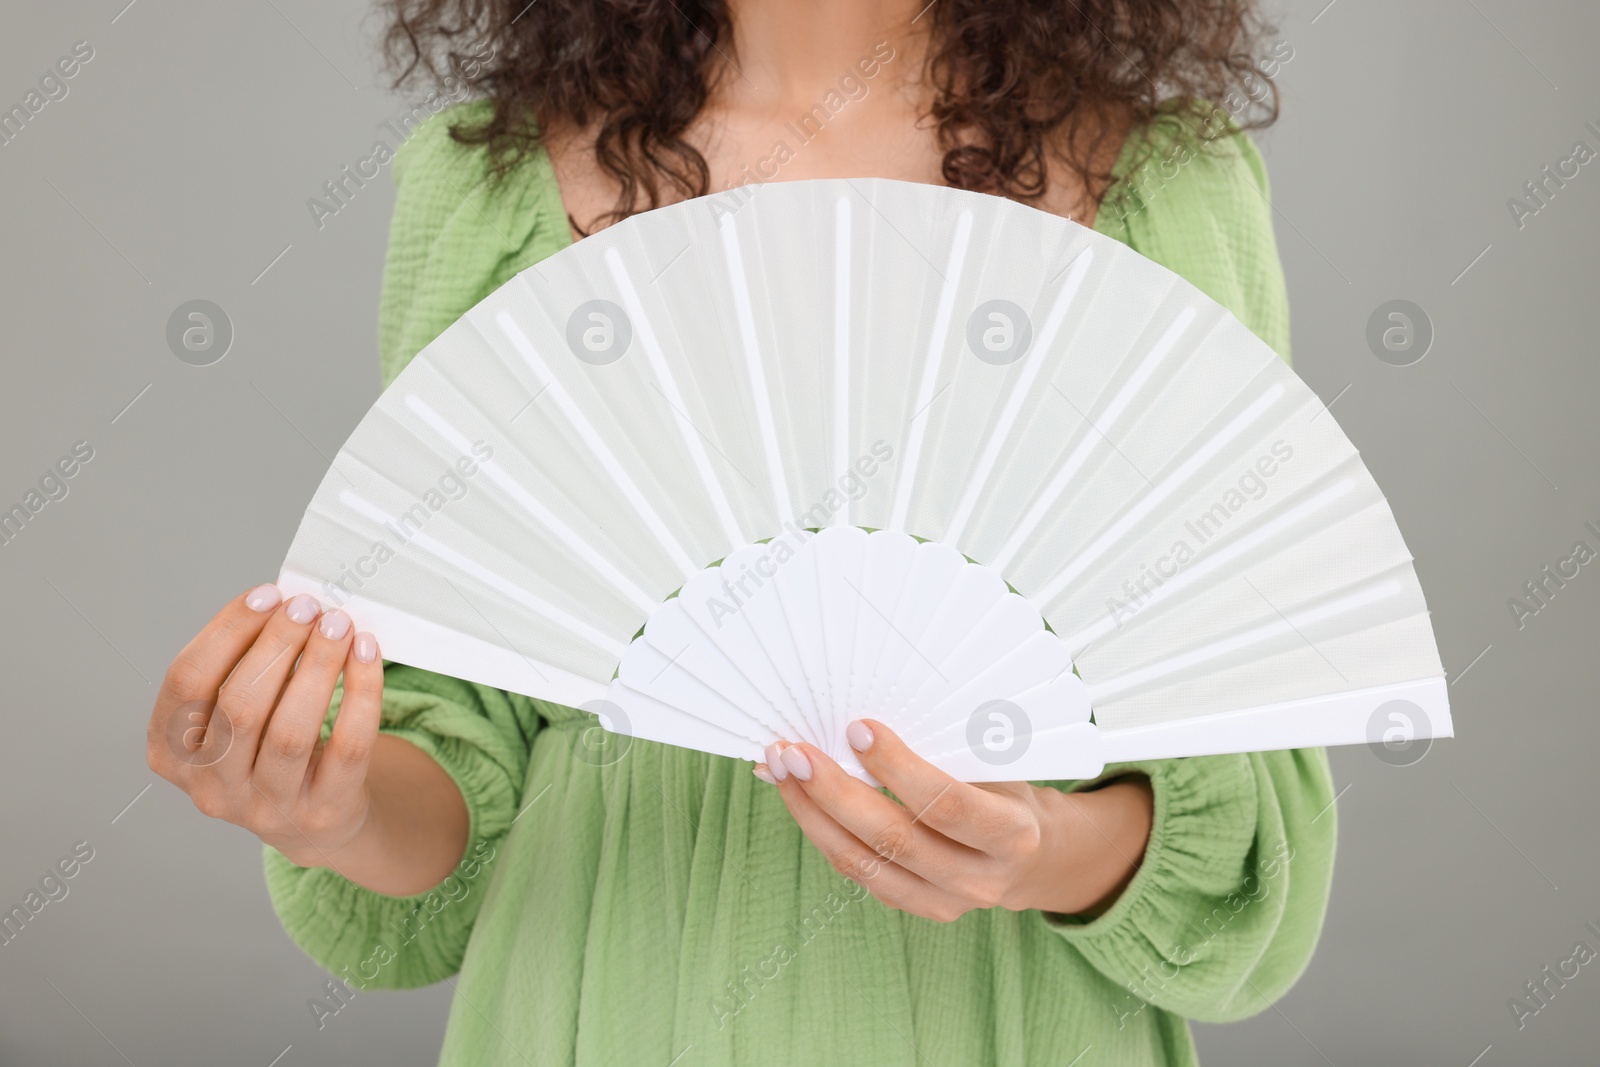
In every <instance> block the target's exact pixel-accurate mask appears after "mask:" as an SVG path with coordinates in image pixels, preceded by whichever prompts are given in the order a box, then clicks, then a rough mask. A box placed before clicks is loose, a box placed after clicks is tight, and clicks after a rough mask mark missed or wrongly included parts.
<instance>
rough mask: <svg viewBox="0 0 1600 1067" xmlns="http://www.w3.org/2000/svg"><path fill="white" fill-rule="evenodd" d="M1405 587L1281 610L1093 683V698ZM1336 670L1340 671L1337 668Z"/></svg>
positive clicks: (1390, 582)
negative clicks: (1273, 616) (1255, 623)
mask: <svg viewBox="0 0 1600 1067" xmlns="http://www.w3.org/2000/svg"><path fill="white" fill-rule="evenodd" d="M1402 589H1403V586H1401V584H1400V583H1399V582H1398V581H1396V580H1395V579H1393V578H1388V579H1385V580H1383V581H1380V582H1377V583H1374V584H1373V585H1370V586H1368V587H1367V588H1366V589H1361V590H1358V591H1356V592H1354V593H1346V594H1345V595H1344V596H1341V597H1336V598H1334V599H1333V600H1330V601H1328V602H1327V603H1325V604H1321V605H1319V606H1317V607H1312V608H1301V609H1299V610H1297V611H1291V612H1280V613H1279V617H1278V618H1276V619H1272V620H1269V621H1268V622H1264V623H1261V624H1260V625H1258V626H1252V627H1250V628H1249V629H1247V630H1244V631H1241V632H1240V633H1236V634H1232V635H1230V636H1228V637H1223V638H1219V639H1217V640H1215V641H1212V642H1210V643H1209V644H1205V645H1201V646H1200V647H1199V648H1195V649H1190V650H1189V651H1188V652H1181V653H1179V654H1178V655H1175V656H1169V657H1167V658H1166V659H1163V660H1158V661H1156V662H1155V663H1151V664H1147V665H1145V666H1143V667H1140V668H1138V669H1137V670H1132V671H1129V672H1128V673H1126V674H1121V675H1118V676H1117V677H1115V678H1108V679H1106V680H1105V681H1103V682H1098V683H1091V684H1090V686H1089V693H1090V695H1091V696H1092V697H1093V698H1094V703H1095V706H1096V707H1099V706H1100V705H1102V704H1104V703H1106V702H1107V701H1110V700H1114V699H1116V698H1117V697H1118V696H1121V695H1122V694H1124V693H1126V692H1127V691H1128V690H1130V689H1134V688H1136V687H1138V686H1141V685H1144V684H1145V683H1147V682H1151V681H1154V680H1155V679H1157V678H1162V677H1165V676H1166V675H1169V674H1172V673H1174V672H1176V671H1180V670H1183V669H1185V668H1187V667H1193V666H1195V665H1196V664H1199V663H1204V662H1206V661H1207V660H1213V659H1217V658H1219V657H1221V656H1225V655H1227V654H1228V653H1230V652H1237V651H1239V650H1240V649H1242V648H1248V647H1250V646H1251V645H1256V644H1260V643H1261V642H1263V641H1268V640H1271V639H1272V638H1274V637H1282V636H1284V635H1285V634H1290V633H1296V634H1300V633H1302V631H1304V630H1305V628H1306V627H1308V626H1312V625H1314V624H1316V623H1319V622H1323V621H1325V620H1327V619H1331V618H1333V617H1334V616H1336V615H1344V614H1347V613H1349V612H1352V611H1355V610H1356V609H1357V608H1363V607H1366V606H1367V605H1368V604H1375V603H1377V602H1378V601H1380V600H1385V599H1387V598H1389V597H1391V596H1396V595H1398V594H1399V593H1400V592H1401V591H1402ZM1302 636H1303V634H1302ZM1329 666H1332V664H1329ZM1335 670H1336V671H1337V668H1335Z"/></svg>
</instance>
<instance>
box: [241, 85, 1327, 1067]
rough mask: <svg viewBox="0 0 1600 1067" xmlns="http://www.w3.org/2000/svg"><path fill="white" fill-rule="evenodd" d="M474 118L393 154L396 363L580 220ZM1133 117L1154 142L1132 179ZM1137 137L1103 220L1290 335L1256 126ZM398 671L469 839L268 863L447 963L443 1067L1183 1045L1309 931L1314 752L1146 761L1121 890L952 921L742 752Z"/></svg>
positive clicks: (289, 916) (397, 962) (384, 954)
mask: <svg viewBox="0 0 1600 1067" xmlns="http://www.w3.org/2000/svg"><path fill="white" fill-rule="evenodd" d="M460 106H461V107H463V108H477V107H482V106H484V105H483V104H482V103H481V102H477V103H470V104H464V105H460ZM461 117H463V113H462V112H459V111H454V110H452V111H451V112H446V113H444V114H442V115H441V116H439V117H437V118H435V119H433V120H431V121H429V122H428V123H427V124H426V125H425V126H423V127H422V128H421V129H420V130H419V131H418V132H416V133H415V134H414V135H413V136H412V138H411V139H410V140H409V141H408V142H407V143H406V144H405V145H404V146H403V147H402V148H401V150H400V151H399V152H398V154H397V158H396V159H395V161H394V164H393V166H394V180H395V184H396V186H397V189H398V194H397V195H398V199H397V202H396V205H395V214H394V221H393V229H392V234H391V237H390V245H389V252H388V261H387V265H386V267H385V272H384V286H383V298H382V309H381V315H380V323H379V334H380V344H381V349H382V356H383V375H384V380H385V382H386V383H387V382H388V381H391V380H393V378H394V376H395V375H396V374H398V373H399V372H400V370H401V368H402V367H404V366H405V364H406V362H407V361H408V360H409V359H411V358H412V357H413V356H414V355H415V354H416V353H417V352H418V351H419V350H420V349H421V348H422V347H423V346H424V345H426V344H427V343H428V342H429V341H431V340H432V339H433V338H434V337H435V336H437V335H438V334H439V333H440V332H441V331H443V330H444V328H445V327H446V326H448V325H450V323H452V322H453V321H455V319H456V318H458V317H459V316H460V315H461V314H463V313H464V312H465V311H467V309H468V308H470V307H472V306H473V305H474V304H476V303H477V302H478V301H479V300H480V299H481V298H483V297H484V296H486V295H488V294H489V293H490V292H491V291H492V290H494V289H495V288H497V287H498V286H499V285H500V284H501V283H503V282H505V281H506V280H507V279H509V278H510V277H512V275H514V274H515V273H516V272H518V271H520V270H522V269H523V268H525V267H527V266H528V265H529V264H531V263H535V262H537V261H538V260H540V259H543V258H544V257H546V256H548V255H550V254H552V253H554V252H556V251H558V250H559V249H561V248H563V247H565V246H566V245H567V244H568V243H569V241H570V237H569V234H568V230H567V221H566V213H565V211H564V209H563V207H562V204H561V200H560V195H559V190H558V188H557V186H556V184H555V181H554V179H553V176H552V174H551V170H550V166H549V161H548V160H547V159H546V158H545V157H544V156H543V154H542V153H541V154H540V155H539V156H538V157H536V158H534V159H531V160H530V161H529V163H528V169H526V170H524V171H521V172H519V173H518V174H517V175H516V176H514V177H513V178H512V179H511V180H510V181H509V182H508V183H507V184H506V185H505V186H503V187H502V188H501V189H500V190H499V191H498V192H496V191H492V190H491V189H490V188H489V186H488V185H486V184H485V181H484V178H485V165H484V156H483V152H482V151H481V150H478V149H468V148H464V147H462V146H459V145H457V144H455V143H454V142H453V141H451V140H450V139H449V138H448V136H446V132H445V128H446V126H447V124H449V123H450V122H451V121H453V120H455V119H459V118H461ZM1137 137H1143V138H1145V139H1146V140H1147V141H1148V142H1149V143H1150V145H1151V147H1152V148H1153V150H1154V152H1153V156H1152V158H1151V161H1150V163H1149V166H1148V167H1146V168H1142V169H1141V170H1140V171H1139V172H1138V173H1137V174H1135V175H1127V174H1126V169H1127V164H1128V163H1129V161H1130V159H1131V158H1132V153H1133V152H1134V149H1135V143H1134V142H1135V141H1136V140H1137ZM1137 137H1136V138H1131V139H1130V144H1129V146H1128V147H1127V148H1125V149H1124V150H1123V156H1122V160H1121V162H1120V163H1119V165H1118V166H1119V172H1120V173H1123V174H1124V176H1125V177H1128V179H1129V180H1128V181H1126V182H1124V183H1123V184H1122V189H1123V195H1122V196H1121V197H1120V198H1108V201H1107V203H1106V204H1105V205H1104V206H1103V207H1102V208H1101V211H1100V214H1099V217H1098V218H1097V219H1096V221H1095V228H1096V229H1097V230H1099V231H1100V232H1101V233H1105V234H1108V235H1110V236H1112V237H1115V238H1117V239H1118V240H1121V241H1124V242H1126V243H1127V244H1129V245H1131V246H1132V247H1133V248H1135V249H1137V250H1138V251H1139V252H1140V253H1142V254H1144V255H1145V256H1148V257H1149V258H1151V259H1153V260H1155V261H1157V262H1159V263H1162V264H1164V265H1165V266H1167V267H1168V268H1170V269H1172V270H1174V271H1176V272H1177V273H1179V274H1181V275H1183V276H1184V277H1186V278H1188V279H1189V280H1190V281H1191V282H1193V283H1194V284H1195V285H1197V286H1199V287H1200V288H1201V289H1202V290H1204V291H1205V292H1206V293H1207V294H1209V295H1210V296H1211V297H1212V298H1213V299H1215V300H1217V301H1219V302H1220V303H1222V304H1223V305H1224V306H1226V307H1227V308H1229V309H1230V310H1232V311H1233V312H1234V314H1235V315H1237V316H1238V317H1239V319H1240V320H1241V321H1243V322H1244V323H1245V324H1246V325H1247V326H1249V327H1250V328H1251V329H1253V330H1254V331H1255V332H1256V333H1257V334H1258V335H1259V336H1260V337H1262V338H1263V339H1264V340H1265V341H1267V342H1268V343H1269V344H1270V345H1272V346H1273V347H1274V348H1275V349H1276V350H1277V351H1278V352H1280V353H1283V354H1285V356H1287V351H1288V336H1289V333H1288V309H1287V304H1286V299H1285V293H1284V283H1283V276H1282V268H1281V266H1280V264H1279V261H1278V256H1277V249H1276V246H1275V244H1274V239H1273V231H1272V215H1271V209H1270V207H1269V206H1268V202H1267V179H1266V175H1265V172H1264V170H1263V167H1262V163H1261V159H1260V156H1259V155H1258V154H1257V152H1256V149H1255V147H1254V146H1253V145H1252V144H1251V143H1250V141H1249V140H1248V139H1247V138H1245V137H1243V136H1239V137H1235V138H1230V139H1229V140H1227V141H1225V142H1219V145H1218V146H1214V147H1213V149H1212V150H1211V151H1209V152H1207V153H1204V154H1200V155H1196V156H1195V157H1194V158H1192V159H1185V155H1186V154H1185V153H1183V152H1182V151H1178V152H1176V153H1174V152H1172V151H1171V147H1170V144H1169V142H1170V135H1168V134H1164V133H1160V132H1156V131H1155V130H1153V129H1152V130H1147V131H1143V132H1141V133H1140V134H1138V135H1137ZM1114 200H1115V201H1117V202H1113V201H1114ZM384 678H385V686H386V691H385V697H384V716H383V729H384V730H386V731H388V732H390V733H393V734H395V735H397V736H400V737H403V738H406V739H407V740H409V741H411V742H413V743H415V744H416V745H418V746H419V747H420V748H421V749H422V750H423V751H425V752H427V753H428V754H429V755H431V756H432V757H433V758H434V759H436V760H438V762H439V763H440V764H441V765H442V766H443V767H444V769H445V770H446V771H447V772H448V773H449V774H450V775H451V777H452V778H454V779H455V781H456V783H457V784H458V785H459V786H460V788H461V792H462V794H463V795H464V796H465V798H466V803H467V807H468V810H469V811H470V813H471V844H470V845H469V846H468V850H467V855H466V858H465V859H464V860H463V861H462V863H461V865H460V866H459V867H458V868H457V870H456V872H455V873H454V874H453V875H451V876H450V877H449V878H447V879H446V880H445V881H444V882H443V883H441V885H440V886H439V887H438V888H437V889H435V890H434V891H433V892H431V893H427V894H423V895H420V896H417V897H409V898H396V897H387V896H383V895H380V894H378V893H374V892H371V891H369V890H366V889H363V888H360V887H358V886H356V885H354V884H352V883H350V882H348V881H346V880H344V879H343V878H341V877H340V876H339V875H337V874H335V873H334V872H333V871H331V870H326V869H303V868H300V867H297V866H295V865H293V864H291V863H290V862H289V861H288V860H286V859H284V858H283V856H281V855H280V854H278V853H277V852H276V851H273V850H272V849H268V850H267V851H266V856H265V864H266V877H267V884H268V887H269V889H270V892H271V896H272V900H273V904H274V906H275V907H276V909H277V912H278V915H279V916H280V917H281V919H282V921H283V924H284V926H285V928H286V929H287V930H288V932H289V935H290V936H291V937H292V938H293V939H294V940H295V941H296V942H297V943H298V944H300V945H301V947H302V948H304V950H305V951H306V952H307V953H309V954H310V955H311V956H312V957H313V958H314V959H316V960H317V961H318V962H320V963H321V964H322V965H323V966H325V967H327V968H328V969H329V970H330V971H331V972H333V973H334V975H335V976H336V977H338V978H340V979H342V980H343V981H344V982H346V983H347V984H348V985H349V986H350V987H351V988H352V989H363V988H405V987H415V986H422V985H427V984H429V983H433V982H438V981H441V980H443V979H445V978H447V977H448V976H450V975H454V974H457V973H459V975H460V977H459V979H458V981H457V992H456V997H455V1001H454V1004H453V1006H452V1009H451V1012H450V1021H449V1026H448V1029H447V1031H446V1033H445V1038H444V1048H443V1053H442V1058H441V1061H440V1062H441V1063H443V1064H447V1065H461V1067H492V1065H498V1064H507V1065H530V1064H536V1065H540V1067H543V1065H556V1064H594V1065H605V1067H612V1065H618V1064H644V1065H655V1067H667V1065H669V1064H670V1065H674V1067H699V1065H712V1064H717V1065H720V1064H773V1065H777V1064H805V1065H807V1067H818V1065H824V1064H839V1063H846V1064H870V1065H874V1067H902V1065H903V1067H916V1065H929V1064H939V1065H943V1064H953V1065H960V1067H979V1065H984V1064H996V1065H1000V1064H1004V1065H1023V1064H1029V1065H1038V1064H1081V1065H1083V1067H1089V1065H1091V1064H1093V1065H1097V1067H1101V1065H1114V1064H1128V1065H1132V1064H1140V1065H1143V1064H1192V1063H1194V1062H1195V1052H1194V1045H1193V1042H1192V1041H1191V1039H1190V1036H1189V1032H1188V1027H1187V1024H1186V1021H1185V1020H1186V1019H1200V1020H1206V1021H1226V1020H1231V1019H1239V1018H1243V1017H1245V1016H1248V1015H1252V1014H1254V1013H1256V1012H1259V1011H1261V1010H1263V1009H1264V1008H1266V1007H1267V1005H1268V1003H1269V1002H1270V1001H1271V1000H1273V999H1274V998H1276V997H1278V996H1280V995H1281V994H1282V993H1283V992H1284V991H1285V990H1287V989H1288V988H1289V986H1290V985H1291V984H1292V983H1293V982H1294V980H1295V979H1296V978H1297V977H1298V976H1299V974H1300V973H1301V971H1302V970H1303V969H1304V968H1305V966H1306V963H1307V961H1308V960H1309V958H1310V956H1311V952H1312V949H1313V948H1314V946H1315V944H1316V941H1317V936H1318V933H1319V931H1320V929H1321V926H1322V920H1323V914H1324V910H1325V907H1326V903H1327V896H1328V889H1329V882H1330V878H1331V875H1332V867H1333V851H1334V836H1335V831H1334V824H1335V818H1334V812H1333V811H1332V810H1331V805H1332V803H1333V791H1332V786H1331V780H1330V777H1329V772H1328V764H1327V758H1326V755H1325V754H1324V753H1323V751H1322V750H1320V749H1307V750H1298V751H1289V752H1270V753H1262V754H1254V755H1230V756H1210V757H1204V758H1194V759H1179V760H1164V761H1152V762H1149V763H1144V764H1137V765H1132V769H1137V770H1139V771H1142V772H1143V773H1145V774H1147V775H1149V777H1150V780H1151V782H1152V783H1153V786H1154V792H1155V821H1154V827H1153V830H1152V832H1151V835H1150V841H1149V847H1148V849H1147V850H1146V854H1145V859H1144V863H1143V866H1142V867H1141V868H1140V870H1139V872H1138V874H1137V875H1136V876H1135V877H1134V879H1133V881H1132V882H1131V884H1130V885H1129V886H1128V888H1127V890H1126V891H1125V892H1124V893H1123V894H1122V896H1121V897H1120V898H1119V899H1118V900H1117V901H1116V903H1115V904H1114V905H1113V906H1112V907H1111V908H1110V910H1108V911H1107V912H1105V913H1104V914H1103V915H1101V916H1100V917H1099V918H1096V919H1094V920H1093V921H1088V922H1085V921H1080V920H1076V919H1073V918H1070V917H1060V916H1051V915H1046V914H1043V913H1040V912H1037V911H1030V912H1010V911H1005V910H999V909H997V910H991V911H978V912H972V913H969V914H968V915H966V916H964V917H963V918H961V919H960V920H958V921H957V922H954V923H950V924H947V925H946V924H940V923H936V922H932V921H929V920H926V919H921V918H917V917H914V916H911V915H907V914H905V913H902V912H898V911H894V910H892V909H890V908H888V907H885V906H884V905H882V904H880V903H879V902H878V901H877V900H876V899H874V898H872V897H871V896H869V895H866V893H865V891H864V890H863V889H861V888H860V887H859V886H856V885H855V884H854V883H851V882H848V881H846V880H845V879H844V878H842V877H840V876H839V875H838V874H837V873H836V872H835V871H834V870H833V869H832V868H831V867H830V866H829V865H828V863H827V861H825V860H824V859H823V857H822V855H821V854H820V853H819V852H818V851H817V850H816V848H815V847H813V846H812V845H811V843H810V842H809V841H807V840H806V839H805V837H804V836H803V835H802V834H801V833H800V831H799V829H798V828H797V827H796V825H795V823H794V821H793V820H792V819H791V818H790V816H789V814H788V812H787V811H786V810H785V808H784V806H783V802H782V801H781V800H780V798H779V796H778V793H777V791H776V790H775V789H773V788H772V787H771V786H769V785H766V784H764V783H762V782H760V781H758V780H757V779H756V778H755V777H754V776H753V775H751V773H750V765H749V764H748V763H743V762H739V761H735V760H731V759H726V758H722V757H717V756H710V755H705V754H703V753H699V752H692V751H689V750H686V749H680V748H673V747H670V746H666V745H660V744H655V743H650V742H637V741H636V742H633V743H632V744H631V745H629V746H628V747H627V750H626V751H625V752H622V753H621V754H620V755H619V754H618V752H617V750H616V749H615V748H613V747H606V748H603V749H599V750H595V749H594V748H592V747H591V746H592V740H593V738H587V739H586V736H585V735H586V733H587V732H588V727H589V726H590V725H591V724H592V723H593V722H594V720H593V719H592V718H591V717H589V716H586V715H584V714H583V713H581V712H577V711H574V710H572V709H570V708H563V707H557V706H554V705H551V704H547V703H543V702H540V701H537V700H532V699H529V698H527V697H524V696H519V695H516V694H512V693H506V692H503V691H500V690H496V689H491V688H488V687H486V686H482V685H475V684H472V683H469V682H464V681H460V680H458V679H452V678H446V677H442V676H440V675H436V674H431V673H428V672H425V671H421V670H417V669H415V668H412V667H407V666H402V665H399V664H390V665H388V666H387V668H386V671H385V675H384ZM336 709H337V696H336V698H335V706H334V709H330V718H331V716H332V714H334V713H335V712H336ZM1129 769H1130V766H1128V765H1124V766H1119V767H1111V768H1107V771H1106V776H1107V777H1110V776H1112V775H1114V774H1116V773H1119V772H1125V771H1127V770H1129ZM1051 784H1053V785H1054V786H1056V787H1057V788H1062V789H1074V788H1082V787H1083V786H1085V785H1087V784H1089V783H1077V782H1057V783H1051ZM331 1006H334V1007H336V1006H337V1005H336V1004H334V1005H331Z"/></svg>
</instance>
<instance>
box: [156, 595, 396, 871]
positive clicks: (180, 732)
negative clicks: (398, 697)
mask: <svg viewBox="0 0 1600 1067" xmlns="http://www.w3.org/2000/svg"><path fill="white" fill-rule="evenodd" d="M353 631H354V626H353V625H352V623H351V620H350V616H349V615H347V614H345V613H344V612H343V611H338V610H334V611H328V612H323V611H322V610H321V606H320V605H319V604H318V603H317V601H316V599H315V598H313V597H311V596H308V595H305V594H301V595H299V596H296V597H291V598H290V599H289V601H288V602H287V603H283V598H282V594H280V593H279V591H278V588H277V586H274V585H263V586H258V587H256V588H255V589H252V590H250V591H249V592H247V593H244V594H242V595H240V596H238V597H236V598H235V599H234V600H233V601H232V602H231V603H229V604H228V605H227V606H226V607H224V608H223V609H222V610H221V611H220V612H218V613H217V616H216V617H215V618H214V619H212V620H211V621H210V622H209V623H207V624H206V627H205V629H203V630H201V631H200V633H199V634H198V635H197V636H196V637H195V638H194V640H192V641H190V642H189V643H188V645H186V646H185V647H184V649H183V651H181V652H179V653H178V656H177V658H176V659H174V660H173V661H172V666H171V667H169V668H168V669H167V674H166V677H165V678H164V679H163V680H162V683H161V691H160V693H159V694H158V695H157V697H156V706H155V710H154V712H153V713H152V714H151V716H150V729H149V735H148V743H147V745H146V758H147V759H148V760H149V763H150V768H151V769H152V770H154V771H155V772H156V773H157V774H159V775H160V776H161V777H163V778H165V779H166V780H167V781H169V782H171V783H173V784H174V785H176V786H177V787H178V788H179V789H182V790H183V791H184V792H185V793H187V794H189V797H190V799H192V800H193V801H194V805H195V807H197V808H199V809H200V811H201V812H203V813H204V814H206V815H209V816H211V817H212V818H214V819H223V820H226V821H227V822H231V823H234V824H236V825H238V826H242V827H244V828H245V829H246V830H249V831H250V832H251V833H253V834H255V835H256V836H257V837H259V838H260V839H261V840H262V841H264V842H266V843H267V844H268V845H271V846H272V847H274V848H276V849H277V850H278V851H279V852H282V853H283V854H284V855H285V856H286V857H288V859H290V860H291V861H292V862H294V863H296V864H299V865H300V866H303V867H335V868H337V867H339V866H340V864H339V863H338V862H336V857H337V856H338V855H339V853H340V850H342V849H345V848H346V846H350V845H351V844H352V842H354V841H355V839H356V838H357V836H358V835H359V834H360V833H361V831H362V829H363V827H364V826H365V824H366V822H367V819H368V815H369V813H370V812H371V808H372V797H371V790H370V789H369V787H368V782H367V779H368V770H369V768H370V766H371V762H372V754H373V750H374V747H375V744H376V741H377V738H378V722H379V716H380V711H381V706H382V703H383V662H382V660H380V659H379V658H378V645H377V642H376V640H374V638H373V636H372V635H371V634H368V633H359V634H358V633H354V632H353ZM341 673H343V675H344V699H343V702H342V703H341V704H340V709H339V715H338V718H337V719H336V720H335V723H334V727H333V732H332V734H331V736H330V737H329V738H328V740H327V742H326V744H324V742H323V741H322V723H323V719H324V717H325V716H326V715H327V711H328V704H329V702H330V700H331V699H332V697H333V691H334V686H335V684H336V683H337V682H338V680H339V675H340V674H341Z"/></svg>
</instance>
